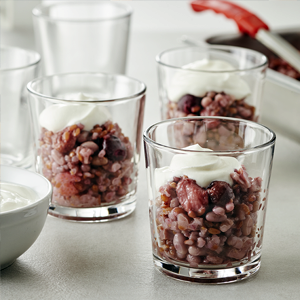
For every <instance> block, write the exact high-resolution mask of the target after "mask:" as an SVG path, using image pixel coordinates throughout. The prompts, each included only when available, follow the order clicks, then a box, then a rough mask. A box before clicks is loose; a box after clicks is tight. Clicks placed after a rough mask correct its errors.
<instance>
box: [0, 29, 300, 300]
mask: <svg viewBox="0 0 300 300" xmlns="http://www.w3.org/2000/svg"><path fill="white" fill-rule="evenodd" d="M185 33H186V32H185ZM180 36H181V34H180V33H178V32H177V33H176V34H175V33H174V34H171V33H170V34H168V33H164V34H163V33H161V34H158V33H150V32H149V33H134V34H132V36H131V43H130V49H129V56H128V72H127V74H128V75H130V76H132V77H136V78H138V79H140V80H142V81H144V82H145V83H146V84H147V87H148V92H147V100H146V101H147V104H146V110H145V124H144V127H145V128H146V127H147V126H148V125H150V124H151V123H153V122H156V121H158V120H159V119H160V114H159V105H158V92H157V76H156V64H155V60H154V57H155V55H156V54H157V53H159V52H160V51H162V50H165V49H167V48H170V47H174V46H177V45H179V43H178V41H179V37H180ZM16 39H17V37H16V36H15V37H14V39H12V40H8V41H11V43H10V44H13V41H16ZM23 39H24V36H23ZM31 42H32V40H30V38H28V39H26V40H25V39H24V44H26V43H27V44H28V45H27V48H30V47H33V46H32V44H31ZM15 43H16V42H15ZM299 188H300V144H297V143H295V142H294V141H292V140H289V139H287V138H285V137H284V136H281V135H278V136H277V143H276V148H275V159H274V164H273V173H272V177H271V184H270V193H269V203H268V209H267V220H266V227H265V238H264V243H263V255H262V266H261V269H260V271H259V272H258V274H257V275H255V276H253V277H252V278H250V279H247V280H245V281H243V282H240V283H234V284H228V285H220V286H211V285H199V284H191V283H185V282H180V281H176V280H174V279H171V278H169V277H167V276H165V275H163V274H161V273H159V272H158V271H157V270H156V269H155V268H154V266H153V263H152V253H151V242H150V228H149V222H148V196H147V185H146V174H145V168H144V158H143V153H142V155H141V163H140V172H139V184H138V192H137V208H136V211H135V212H134V213H133V214H131V215H130V216H128V217H127V218H125V219H122V220H118V221H114V222H109V223H101V224H99V223H96V224H82V223H73V222H67V221H63V220H60V219H56V218H53V217H51V216H48V217H47V221H46V224H45V227H44V229H43V231H42V233H41V235H40V236H39V238H38V239H37V240H36V242H35V243H34V245H33V246H32V247H31V248H30V249H29V250H28V251H27V252H26V253H25V254H23V255H22V256H21V257H19V258H18V259H17V261H16V262H15V263H14V264H13V265H12V266H10V267H9V268H7V269H4V270H2V271H1V282H0V283H1V289H0V298H1V300H2V299H3V300H8V299H157V300H159V299H164V300H168V299H173V300H174V299H182V298H184V297H185V298H186V299H208V298H209V299H221V298H222V299H254V298H255V299H273V300H275V299H300V284H299V283H300V221H299V214H300V199H299V194H298V191H299Z"/></svg>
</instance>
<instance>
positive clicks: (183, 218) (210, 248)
mask: <svg viewBox="0 0 300 300" xmlns="http://www.w3.org/2000/svg"><path fill="white" fill-rule="evenodd" d="M230 176H231V178H232V180H233V184H232V185H229V184H228V183H227V182H224V181H212V182H211V183H210V184H209V185H208V186H207V187H206V188H205V187H201V186H199V185H198V184H197V183H196V181H195V180H193V179H192V178H189V177H187V176H185V175H184V176H181V177H174V178H173V180H172V181H169V182H166V183H165V184H164V185H162V186H161V187H160V188H159V194H160V196H159V197H158V198H157V199H156V201H157V202H156V205H155V206H154V207H155V208H154V209H156V210H155V211H154V212H151V213H154V214H155V218H154V220H155V221H154V222H153V224H152V227H153V228H152V229H153V232H157V235H156V236H157V239H153V241H154V244H153V248H154V253H156V255H157V256H159V257H161V258H163V259H166V260H169V261H171V262H174V261H175V262H178V263H185V264H188V265H189V266H191V267H198V265H203V264H204V265H220V264H222V265H224V264H225V265H226V266H231V265H232V264H233V263H236V262H239V263H240V262H242V261H245V260H246V261H247V260H249V259H250V258H251V256H252V255H254V254H255V252H254V251H255V247H259V246H260V245H258V244H256V242H255V239H254V237H255V232H256V230H257V228H256V227H257V211H258V210H259V209H260V208H261V204H260V203H261V199H260V192H261V183H262V179H261V178H260V177H256V178H251V177H249V176H248V174H247V172H246V170H245V168H244V167H241V168H240V169H239V170H234V172H232V173H231V174H230ZM258 243H259V242H258Z"/></svg>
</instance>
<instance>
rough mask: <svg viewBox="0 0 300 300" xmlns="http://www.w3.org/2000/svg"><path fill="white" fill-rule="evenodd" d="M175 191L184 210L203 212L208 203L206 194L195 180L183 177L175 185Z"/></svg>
mask: <svg viewBox="0 0 300 300" xmlns="http://www.w3.org/2000/svg"><path fill="white" fill-rule="evenodd" d="M176 192H177V197H178V200H179V203H180V204H181V206H182V207H183V209H184V210H185V211H187V212H191V211H194V212H196V213H200V214H201V213H204V211H205V207H206V206H207V205H208V194H207V192H206V190H205V189H203V188H201V187H200V186H199V185H198V184H197V183H196V181H195V180H193V179H189V178H184V177H183V178H182V179H181V180H180V181H179V182H178V184H177V186H176Z"/></svg>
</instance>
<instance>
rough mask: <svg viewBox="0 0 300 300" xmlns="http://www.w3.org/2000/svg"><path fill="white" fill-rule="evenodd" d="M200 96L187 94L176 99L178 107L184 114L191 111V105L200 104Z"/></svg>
mask: <svg viewBox="0 0 300 300" xmlns="http://www.w3.org/2000/svg"><path fill="white" fill-rule="evenodd" d="M201 100H202V98H201V97H195V96H193V95H190V94H187V95H184V96H182V97H181V98H180V99H179V101H178V109H179V110H180V111H182V112H184V113H186V114H190V113H192V107H195V106H200V103H201Z"/></svg>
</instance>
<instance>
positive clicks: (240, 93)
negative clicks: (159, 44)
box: [156, 45, 268, 121]
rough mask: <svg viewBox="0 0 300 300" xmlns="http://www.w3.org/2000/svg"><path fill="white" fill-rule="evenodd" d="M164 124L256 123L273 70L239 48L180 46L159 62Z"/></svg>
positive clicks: (260, 56)
mask: <svg viewBox="0 0 300 300" xmlns="http://www.w3.org/2000/svg"><path fill="white" fill-rule="evenodd" d="M156 61H157V65H158V84H159V96H160V104H161V114H162V119H163V120H165V119H169V118H180V117H186V116H224V117H233V118H241V119H246V120H251V121H257V120H258V118H259V116H260V109H261V101H262V89H263V84H264V78H265V73H266V69H267V65H268V60H267V57H266V56H264V55H263V54H261V53H259V52H256V51H253V50H249V49H245V48H239V47H231V46H209V45H207V46H203V47H181V48H176V49H170V50H167V51H164V52H162V53H161V54H159V55H158V56H157V58H156Z"/></svg>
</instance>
